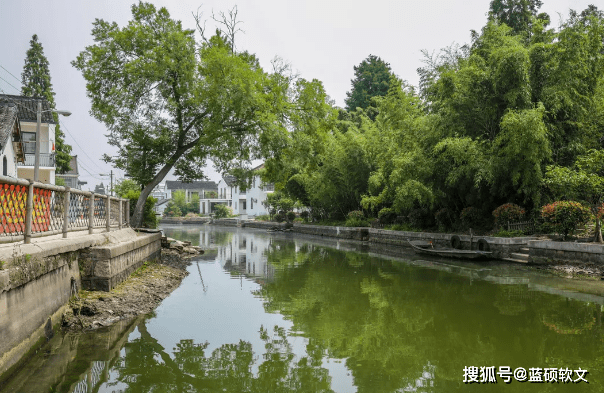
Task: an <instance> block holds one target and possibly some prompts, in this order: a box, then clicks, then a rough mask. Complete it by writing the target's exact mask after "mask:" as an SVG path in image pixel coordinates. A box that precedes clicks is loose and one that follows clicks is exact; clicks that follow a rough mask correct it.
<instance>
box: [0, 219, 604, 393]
mask: <svg viewBox="0 0 604 393" xmlns="http://www.w3.org/2000/svg"><path fill="white" fill-rule="evenodd" d="M166 234H168V235H169V236H172V237H175V238H179V239H181V240H189V241H191V242H192V243H193V244H195V245H200V246H202V247H204V248H205V249H206V250H212V252H213V253H208V252H206V255H205V259H199V260H197V261H196V263H194V264H193V265H192V266H191V267H190V270H189V272H190V275H189V276H188V277H187V278H186V279H185V280H184V281H183V284H182V285H181V287H180V288H178V289H177V290H176V291H175V292H174V293H173V294H172V295H171V296H170V297H168V298H167V299H165V300H164V302H163V303H162V305H161V306H160V307H159V308H158V310H157V312H156V313H155V314H154V315H151V316H149V317H148V318H145V319H141V320H139V321H137V322H136V323H134V324H133V325H132V326H131V327H129V328H128V329H123V330H122V331H121V332H122V333H120V334H121V336H120V335H119V334H116V337H117V336H119V337H121V338H119V339H117V338H113V339H112V341H111V342H112V343H115V344H113V346H110V348H112V349H111V350H108V352H107V353H111V354H112V355H111V356H107V355H103V356H96V357H95V356H92V355H90V354H91V353H94V350H90V348H94V344H91V343H90V342H86V343H85V342H84V341H82V344H81V345H80V346H81V349H80V348H79V347H78V350H77V351H76V352H75V353H74V352H73V348H72V349H71V352H68V353H69V356H70V357H71V358H72V359H75V360H73V361H72V362H71V363H69V362H68V363H69V364H68V366H66V367H63V369H66V370H67V372H65V371H61V370H59V371H56V372H57V373H63V374H61V375H62V376H61V377H57V378H59V381H60V382H56V381H55V382H53V383H52V384H51V385H47V386H52V388H53V389H54V390H53V391H57V392H59V391H60V392H75V391H77V392H84V391H85V392H92V391H94V392H113V391H115V392H118V391H124V392H126V391H128V392H130V391H132V392H215V391H216V392H222V391H228V392H331V391H334V392H336V391H337V392H354V391H358V392H407V391H409V392H455V391H466V390H467V389H469V387H468V385H465V384H464V383H463V382H462V381H463V369H464V367H466V366H477V367H481V366H495V367H499V366H510V367H512V369H514V368H516V367H524V368H526V369H527V370H528V369H529V368H531V367H540V368H545V367H554V368H566V367H568V368H570V369H578V368H582V369H587V370H588V371H589V374H588V376H587V379H588V380H589V382H590V384H589V385H587V384H584V383H581V384H577V385H572V386H570V385H567V384H563V383H558V384H531V383H519V382H513V383H512V384H510V385H506V384H504V383H502V381H501V380H500V379H499V383H498V384H496V385H491V386H489V388H487V389H489V390H496V391H506V392H515V391H535V392H537V391H538V392H556V391H568V390H572V391H573V392H575V391H577V392H580V391H590V392H591V391H603V390H604V389H603V388H602V383H603V382H604V380H603V378H602V375H604V373H603V372H604V349H603V347H604V346H603V344H604V334H603V333H604V329H603V327H602V311H603V309H602V305H603V304H604V299H603V298H602V297H600V296H598V295H594V294H582V293H578V292H573V291H568V290H566V289H563V288H562V287H563V286H568V285H571V284H572V285H575V284H573V283H576V282H570V281H560V280H558V281H555V280H554V281H551V280H548V279H546V278H544V277H543V276H539V275H535V274H533V273H531V272H523V271H518V270H517V269H515V268H514V269H512V268H509V267H505V266H504V267H501V266H497V265H473V264H469V263H468V264H467V263H458V264H452V263H439V262H437V261H425V260H419V259H415V260H412V259H400V258H392V257H389V258H385V257H383V256H380V255H376V254H373V253H369V252H363V253H359V252H351V251H348V250H347V248H348V247H356V246H354V245H352V246H350V245H347V244H345V243H342V244H339V249H336V248H335V247H333V245H334V242H330V241H322V242H321V241H317V240H316V239H301V238H293V237H292V236H291V235H286V234H268V233H266V232H262V231H250V230H242V229H238V228H220V227H211V226H204V227H202V228H199V227H197V228H186V229H183V228H180V227H177V228H166ZM208 254H209V255H212V257H211V258H207V255H208ZM89 355H90V356H89ZM66 357H67V356H66ZM82 364H85V366H82ZM76 365H79V366H76ZM29 376H30V377H31V373H30V374H29ZM78 389H80V390H78ZM483 389H484V388H483ZM0 390H1V389H0ZM8 391H20V390H8ZM37 391H43V390H40V389H38V390H37Z"/></svg>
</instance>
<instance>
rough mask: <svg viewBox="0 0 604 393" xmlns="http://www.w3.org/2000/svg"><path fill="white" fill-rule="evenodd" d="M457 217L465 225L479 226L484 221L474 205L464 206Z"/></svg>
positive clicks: (470, 226)
mask: <svg viewBox="0 0 604 393" xmlns="http://www.w3.org/2000/svg"><path fill="white" fill-rule="evenodd" d="M459 219H460V220H461V222H462V224H463V225H464V226H465V227H469V228H472V227H474V228H475V227H479V226H482V224H483V223H484V217H483V216H482V213H481V212H480V210H479V209H477V208H475V207H472V206H470V207H466V208H464V209H463V210H462V211H461V214H460V215H459Z"/></svg>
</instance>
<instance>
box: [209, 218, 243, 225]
mask: <svg viewBox="0 0 604 393" xmlns="http://www.w3.org/2000/svg"><path fill="white" fill-rule="evenodd" d="M242 222H243V220H241V219H239V218H218V219H215V220H212V221H210V224H214V225H224V226H226V227H236V226H239V225H240V224H241V223H242Z"/></svg>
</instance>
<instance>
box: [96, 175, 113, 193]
mask: <svg viewBox="0 0 604 393" xmlns="http://www.w3.org/2000/svg"><path fill="white" fill-rule="evenodd" d="M99 175H101V176H111V188H110V190H111V196H113V169H112V170H111V172H110V173H99Z"/></svg>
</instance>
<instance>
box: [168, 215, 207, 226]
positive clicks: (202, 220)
mask: <svg viewBox="0 0 604 393" xmlns="http://www.w3.org/2000/svg"><path fill="white" fill-rule="evenodd" d="M210 221H212V219H211V218H210V217H194V218H185V217H163V218H162V219H161V220H160V223H161V224H183V225H200V224H206V223H209V222H210Z"/></svg>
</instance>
